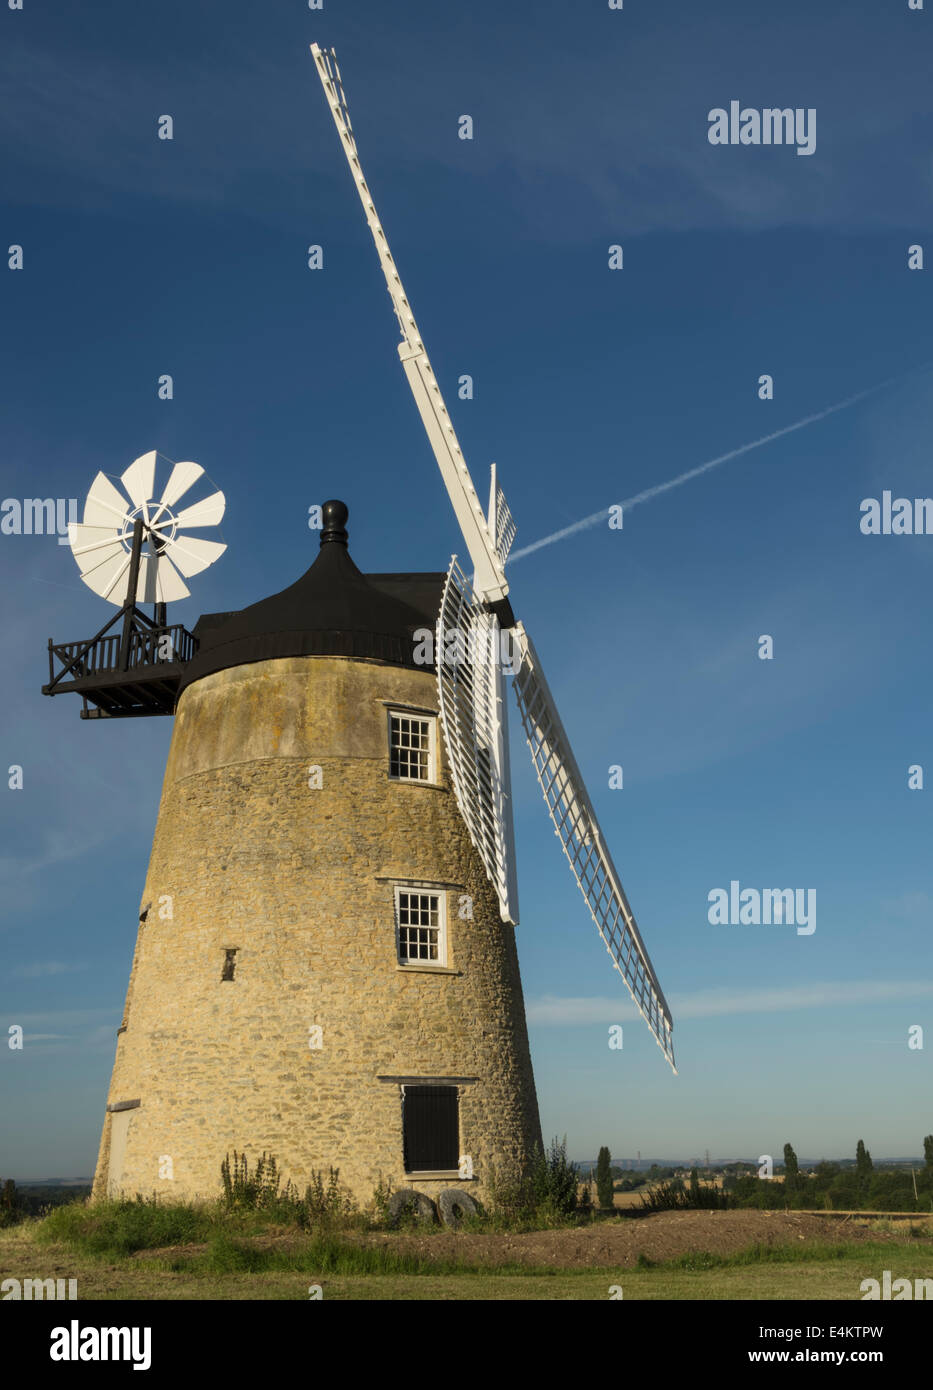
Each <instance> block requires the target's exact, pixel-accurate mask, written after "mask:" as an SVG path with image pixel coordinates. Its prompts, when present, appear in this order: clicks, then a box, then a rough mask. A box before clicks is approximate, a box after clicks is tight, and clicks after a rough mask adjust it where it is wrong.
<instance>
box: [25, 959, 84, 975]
mask: <svg viewBox="0 0 933 1390" xmlns="http://www.w3.org/2000/svg"><path fill="white" fill-rule="evenodd" d="M86 969H87V965H86V963H84V962H81V963H79V964H71V965H69V964H68V962H67V961H63V960H40V961H35V962H34V963H33V964H32V965H17V966H16V967H15V969H13V970H11V971H10V975H11V976H12V977H14V978H15V979H18V980H41V979H44V978H45V977H46V976H47V975H71V974H73V973H74V972H75V971H77V970H86Z"/></svg>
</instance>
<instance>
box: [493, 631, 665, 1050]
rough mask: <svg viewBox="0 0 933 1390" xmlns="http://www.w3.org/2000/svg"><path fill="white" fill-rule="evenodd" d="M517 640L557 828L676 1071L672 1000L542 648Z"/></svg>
mask: <svg viewBox="0 0 933 1390" xmlns="http://www.w3.org/2000/svg"><path fill="white" fill-rule="evenodd" d="M515 635H516V638H517V641H518V645H519V650H520V651H521V665H520V667H519V670H518V674H517V675H516V677H515V681H514V683H513V688H514V690H515V696H516V699H517V700H518V708H519V712H520V714H521V719H522V724H523V726H524V729H525V737H526V738H527V740H528V747H529V748H530V749H531V757H532V761H533V762H534V765H535V771H536V772H537V774H538V781H539V783H540V785H541V790H542V792H543V793H544V800H545V801H546V802H547V808H548V810H549V811H550V813H551V820H552V821H553V822H554V829H555V830H556V832H557V836H558V839H559V840H560V842H561V844H562V845H563V848H564V853H565V854H566V856H567V860H568V862H569V864H570V868H571V870H572V871H573V876H574V878H575V879H576V881H577V883H578V885H579V888H580V892H581V893H582V894H583V897H584V900H585V902H586V905H587V907H588V908H589V910H590V914H591V916H592V918H593V921H594V922H595V923H596V926H597V928H598V929H599V934H600V936H601V937H602V939H603V941H604V942H605V944H606V949H607V951H608V952H609V954H610V956H611V957H612V962H613V964H614V965H615V967H616V969H617V970H618V971H619V974H620V975H621V976H622V978H623V980H624V981H625V983H626V984H627V985H628V988H629V993H630V994H631V996H632V998H633V999H634V1001H635V1003H636V1004H637V1005H638V1008H639V1010H640V1012H641V1015H642V1017H643V1018H644V1020H645V1022H646V1023H647V1024H648V1027H649V1028H650V1029H651V1031H652V1033H653V1034H654V1036H655V1038H656V1039H657V1042H658V1045H659V1047H660V1048H661V1050H662V1051H663V1053H664V1055H665V1057H666V1058H667V1060H668V1061H669V1062H670V1064H671V1066H672V1067H674V1070H675V1071H676V1070H677V1068H676V1066H675V1064H674V1044H673V1039H672V1037H671V1030H672V1028H673V1021H672V1019H671V1011H670V1009H669V1008H668V1006H667V1000H666V999H665V998H664V995H663V993H662V991H661V986H660V985H659V984H658V980H657V976H656V975H655V973H654V969H653V967H652V964H651V961H650V960H649V959H648V952H647V951H646V950H645V945H644V942H643V941H642V939H641V933H640V932H639V930H638V926H637V924H636V922H635V916H634V914H633V912H632V909H631V907H630V906H629V902H628V899H627V898H626V896H625V892H624V890H623V888H622V884H621V882H620V880H619V875H618V874H617V872H616V868H615V865H614V864H613V862H612V858H611V856H610V854H609V850H608V849H607V848H606V844H605V841H604V840H603V836H602V831H601V830H600V828H599V822H598V821H597V819H596V812H595V811H594V810H593V803H592V802H591V801H590V798H589V795H588V793H587V790H586V786H585V784H584V781H583V777H582V774H581V772H580V769H579V767H578V766H577V761H576V759H575V758H574V756H573V751H572V749H571V747H570V740H569V738H568V737H567V731H566V730H565V728H564V726H563V724H562V723H561V718H560V715H559V714H558V713H557V706H556V705H555V703H554V697H553V696H552V694H551V691H550V688H549V686H548V683H547V681H546V680H545V678H544V672H543V671H542V669H541V661H540V658H539V656H538V653H537V652H536V651H535V648H534V643H533V642H532V640H531V638H530V637H529V636H528V634H527V632H526V631H525V629H524V627H523V626H522V624H521V623H516V625H515Z"/></svg>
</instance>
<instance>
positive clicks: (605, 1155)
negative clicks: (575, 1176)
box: [596, 1145, 613, 1211]
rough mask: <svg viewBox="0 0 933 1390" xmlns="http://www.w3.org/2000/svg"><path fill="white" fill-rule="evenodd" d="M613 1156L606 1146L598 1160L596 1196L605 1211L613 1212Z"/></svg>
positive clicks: (601, 1150) (600, 1152)
mask: <svg viewBox="0 0 933 1390" xmlns="http://www.w3.org/2000/svg"><path fill="white" fill-rule="evenodd" d="M611 1158H612V1155H611V1154H610V1153H609V1150H608V1149H607V1148H606V1146H605V1145H603V1147H602V1148H601V1149H600V1151H599V1156H598V1157H597V1159H596V1195H597V1197H598V1198H599V1205H600V1207H601V1208H602V1210H603V1211H611V1210H612V1206H613V1202H612V1163H611Z"/></svg>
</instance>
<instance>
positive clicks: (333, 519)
mask: <svg viewBox="0 0 933 1390" xmlns="http://www.w3.org/2000/svg"><path fill="white" fill-rule="evenodd" d="M349 515H350V509H349V507H348V506H347V504H346V502H337V501H330V502H325V503H323V505H322V507H321V519H322V521H323V523H324V525H323V527H322V528H321V545H326V544H327V542H328V541H336V542H337V544H338V545H346V543H347V517H348V516H349Z"/></svg>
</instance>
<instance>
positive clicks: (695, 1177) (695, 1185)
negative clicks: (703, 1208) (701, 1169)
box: [690, 1168, 700, 1197]
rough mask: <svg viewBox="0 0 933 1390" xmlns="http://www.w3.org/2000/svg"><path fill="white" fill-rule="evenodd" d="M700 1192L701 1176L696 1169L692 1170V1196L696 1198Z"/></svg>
mask: <svg viewBox="0 0 933 1390" xmlns="http://www.w3.org/2000/svg"><path fill="white" fill-rule="evenodd" d="M699 1191H700V1175H699V1173H698V1172H697V1170H696V1169H695V1168H691V1169H690V1195H691V1197H695V1196H696V1195H697V1194H698V1193H699Z"/></svg>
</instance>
